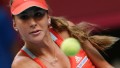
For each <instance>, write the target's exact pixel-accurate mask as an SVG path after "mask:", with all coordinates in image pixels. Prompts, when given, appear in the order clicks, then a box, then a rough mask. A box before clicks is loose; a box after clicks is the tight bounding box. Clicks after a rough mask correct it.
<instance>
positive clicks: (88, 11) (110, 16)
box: [0, 0, 120, 68]
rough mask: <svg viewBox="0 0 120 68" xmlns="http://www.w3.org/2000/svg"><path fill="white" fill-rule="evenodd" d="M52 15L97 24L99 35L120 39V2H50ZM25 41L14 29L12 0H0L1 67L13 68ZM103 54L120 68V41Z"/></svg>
mask: <svg viewBox="0 0 120 68" xmlns="http://www.w3.org/2000/svg"><path fill="white" fill-rule="evenodd" d="M47 1H48V4H49V6H50V8H51V15H53V16H63V17H65V18H67V19H69V20H70V21H72V22H74V23H75V24H77V23H79V22H81V21H86V22H90V23H93V24H97V25H99V26H100V28H102V30H100V31H98V32H96V33H97V34H102V35H110V36H115V37H119V38H120V0H59V1H58V0H47ZM22 44H23V43H22V41H21V40H20V38H19V37H18V34H17V33H16V32H15V31H14V30H13V28H12V18H11V15H10V10H9V0H0V68H11V67H10V66H11V63H12V60H13V58H14V56H15V55H16V53H17V52H18V51H19V50H20V48H21V47H22ZM105 52H106V54H107V55H106V54H104V53H102V52H101V54H102V55H103V56H104V58H105V59H106V60H107V61H108V62H109V63H110V64H112V65H113V66H114V67H115V68H120V40H119V41H117V42H116V43H115V44H114V45H113V46H112V47H111V48H109V49H107V50H105Z"/></svg>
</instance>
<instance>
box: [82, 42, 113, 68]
mask: <svg viewBox="0 0 120 68" xmlns="http://www.w3.org/2000/svg"><path fill="white" fill-rule="evenodd" d="M83 49H84V51H85V52H86V54H87V56H88V57H89V58H90V60H91V61H92V63H93V64H94V65H95V66H96V67H97V68H113V67H112V66H111V65H110V64H109V63H108V62H107V61H106V60H105V59H104V57H103V56H102V55H101V54H100V53H99V52H98V50H97V49H96V48H95V47H93V46H92V44H91V43H90V42H89V41H85V43H84V44H83Z"/></svg>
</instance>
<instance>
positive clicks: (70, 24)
mask: <svg viewBox="0 0 120 68" xmlns="http://www.w3.org/2000/svg"><path fill="white" fill-rule="evenodd" d="M67 23H68V24H69V26H75V24H74V23H73V22H71V21H67Z"/></svg>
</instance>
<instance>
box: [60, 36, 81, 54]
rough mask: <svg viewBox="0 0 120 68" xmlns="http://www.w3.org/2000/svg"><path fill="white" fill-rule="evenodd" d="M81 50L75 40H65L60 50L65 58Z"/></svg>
mask: <svg viewBox="0 0 120 68" xmlns="http://www.w3.org/2000/svg"><path fill="white" fill-rule="evenodd" d="M80 49H81V46H80V43H79V41H78V40H77V39H75V38H67V39H65V40H64V41H63V42H62V44H61V50H62V51H63V52H64V53H65V54H66V55H67V56H75V55H76V54H77V53H78V52H79V51H80Z"/></svg>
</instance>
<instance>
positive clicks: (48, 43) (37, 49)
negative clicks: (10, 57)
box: [25, 32, 56, 57]
mask: <svg viewBox="0 0 120 68" xmlns="http://www.w3.org/2000/svg"><path fill="white" fill-rule="evenodd" d="M25 46H26V47H27V48H28V49H29V50H30V51H31V52H32V53H33V54H34V55H36V56H38V57H39V56H49V55H52V56H54V52H55V46H56V44H55V43H54V41H53V40H52V38H51V36H50V33H49V32H47V34H46V35H45V37H44V38H43V40H42V41H41V42H40V43H36V44H35V43H25Z"/></svg>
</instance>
